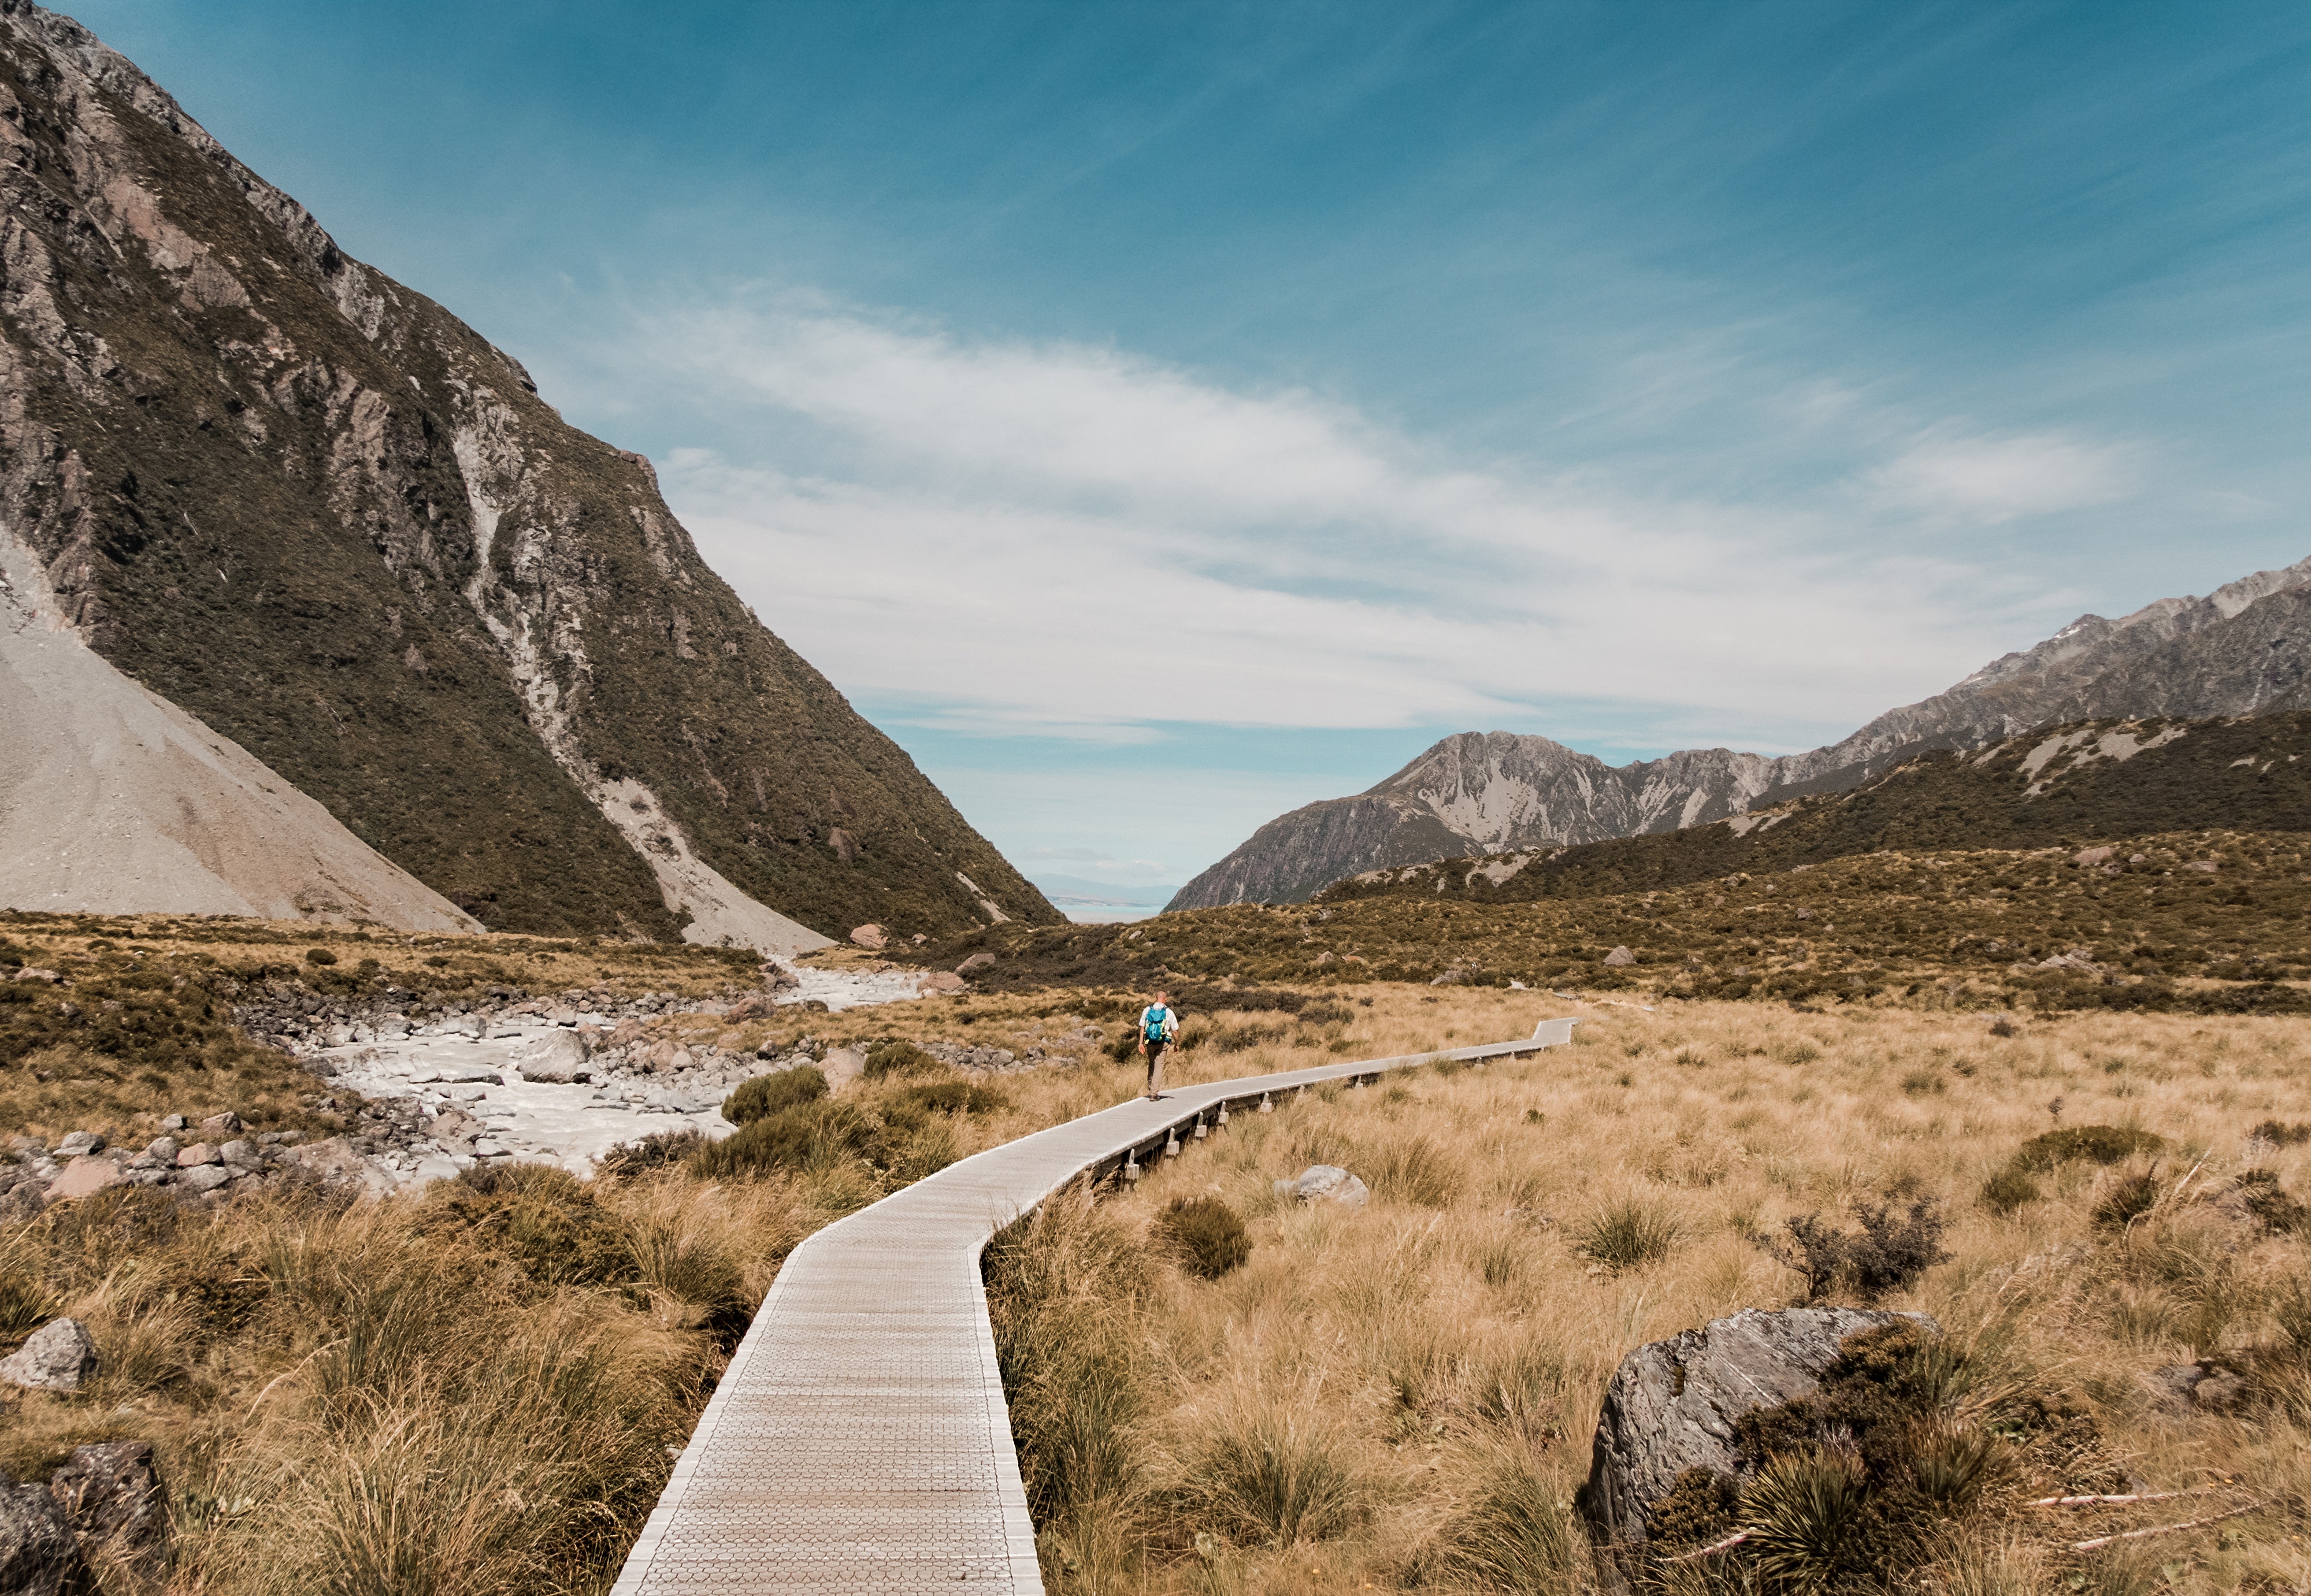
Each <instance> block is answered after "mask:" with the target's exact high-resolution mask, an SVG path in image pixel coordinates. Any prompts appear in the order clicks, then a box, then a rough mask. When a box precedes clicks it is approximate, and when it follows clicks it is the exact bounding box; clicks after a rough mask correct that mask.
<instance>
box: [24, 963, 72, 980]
mask: <svg viewBox="0 0 2311 1596" xmlns="http://www.w3.org/2000/svg"><path fill="white" fill-rule="evenodd" d="M16 979H17V980H18V981H61V980H63V979H64V978H63V977H62V976H60V975H58V974H57V972H55V971H53V970H36V969H34V968H33V967H32V966H31V965H30V964H27V965H25V966H24V967H23V968H22V970H19V971H17V972H16Z"/></svg>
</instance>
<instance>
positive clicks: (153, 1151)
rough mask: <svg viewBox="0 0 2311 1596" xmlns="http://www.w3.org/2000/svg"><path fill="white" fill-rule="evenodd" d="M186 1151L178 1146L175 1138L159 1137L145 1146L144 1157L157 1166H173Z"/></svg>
mask: <svg viewBox="0 0 2311 1596" xmlns="http://www.w3.org/2000/svg"><path fill="white" fill-rule="evenodd" d="M184 1150H185V1149H184V1148H183V1147H179V1145H178V1144H177V1138H175V1137H173V1136H157V1137H154V1138H153V1139H152V1140H151V1141H150V1142H148V1143H146V1144H145V1147H144V1156H146V1157H147V1158H150V1159H151V1160H152V1161H153V1163H155V1164H174V1163H176V1161H177V1155H178V1154H179V1153H181V1152H183V1151H184Z"/></svg>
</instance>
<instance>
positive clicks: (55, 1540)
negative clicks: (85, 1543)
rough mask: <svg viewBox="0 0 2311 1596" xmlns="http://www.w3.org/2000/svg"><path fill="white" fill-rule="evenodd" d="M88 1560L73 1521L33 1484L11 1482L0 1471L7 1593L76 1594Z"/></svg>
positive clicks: (1, 1561)
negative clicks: (73, 1529) (13, 1483)
mask: <svg viewBox="0 0 2311 1596" xmlns="http://www.w3.org/2000/svg"><path fill="white" fill-rule="evenodd" d="M87 1589H88V1565H87V1563H86V1562H84V1561H83V1559H82V1557H81V1555H80V1544H79V1542H77V1541H75V1540H74V1539H73V1532H72V1521H71V1520H70V1519H68V1518H66V1517H65V1510H64V1508H63V1506H62V1504H59V1503H58V1502H57V1499H56V1498H55V1497H54V1496H50V1495H48V1491H47V1490H46V1489H45V1488H44V1487H40V1486H37V1485H12V1484H10V1483H9V1480H8V1477H7V1476H6V1475H4V1474H0V1591H5V1592H9V1596H79V1592H84V1591H86V1590H87Z"/></svg>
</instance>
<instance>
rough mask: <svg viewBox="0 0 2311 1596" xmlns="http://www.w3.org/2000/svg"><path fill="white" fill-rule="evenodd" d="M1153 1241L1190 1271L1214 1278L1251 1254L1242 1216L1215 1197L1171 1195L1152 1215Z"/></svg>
mask: <svg viewBox="0 0 2311 1596" xmlns="http://www.w3.org/2000/svg"><path fill="white" fill-rule="evenodd" d="M1153 1229H1154V1232H1155V1236H1156V1244H1157V1245H1159V1246H1161V1247H1162V1248H1163V1249H1164V1251H1165V1252H1169V1253H1170V1254H1171V1255H1172V1256H1173V1258H1175V1259H1177V1260H1179V1264H1180V1267H1181V1268H1182V1269H1185V1270H1187V1271H1188V1273H1190V1274H1191V1275H1199V1276H1201V1277H1202V1278H1205V1279H1207V1280H1217V1279H1218V1278H1220V1277H1221V1276H1222V1275H1225V1274H1226V1273H1227V1272H1228V1271H1229V1270H1230V1269H1236V1268H1239V1267H1241V1266H1242V1265H1243V1262H1244V1260H1246V1259H1248V1258H1250V1257H1251V1234H1250V1233H1248V1232H1247V1231H1246V1230H1245V1229H1244V1227H1243V1217H1241V1216H1239V1215H1238V1214H1237V1213H1236V1211H1235V1210H1234V1208H1230V1207H1228V1205H1227V1204H1226V1203H1225V1202H1223V1201H1221V1200H1220V1199H1218V1198H1217V1197H1175V1198H1173V1199H1172V1202H1171V1204H1170V1206H1168V1207H1167V1208H1164V1211H1163V1212H1162V1213H1161V1214H1158V1215H1157V1216H1156V1223H1155V1225H1154V1226H1153Z"/></svg>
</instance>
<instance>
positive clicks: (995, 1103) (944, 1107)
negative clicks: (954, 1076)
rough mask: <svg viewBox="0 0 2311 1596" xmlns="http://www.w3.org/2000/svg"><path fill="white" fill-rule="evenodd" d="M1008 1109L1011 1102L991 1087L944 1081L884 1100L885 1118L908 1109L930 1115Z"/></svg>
mask: <svg viewBox="0 0 2311 1596" xmlns="http://www.w3.org/2000/svg"><path fill="white" fill-rule="evenodd" d="M1010 1106H1011V1099H1010V1098H1008V1097H1007V1096H1005V1095H1003V1093H1002V1092H1001V1091H999V1089H997V1088H996V1087H994V1086H972V1084H971V1083H970V1082H968V1081H956V1080H946V1081H929V1082H926V1083H924V1084H922V1085H920V1086H903V1087H901V1088H900V1089H899V1090H898V1091H896V1092H894V1093H893V1094H892V1095H891V1096H890V1097H889V1098H888V1099H887V1100H886V1102H885V1107H884V1112H885V1116H886V1117H887V1116H889V1115H890V1114H891V1113H892V1112H893V1111H894V1110H895V1111H897V1112H900V1113H904V1112H907V1111H908V1110H915V1111H918V1112H922V1113H930V1114H965V1113H968V1114H991V1113H997V1112H1001V1111H1002V1110H1004V1109H1007V1108H1009V1107H1010Z"/></svg>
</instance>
